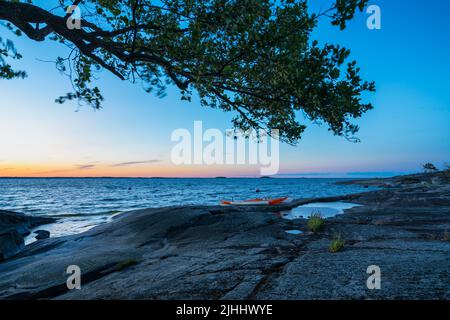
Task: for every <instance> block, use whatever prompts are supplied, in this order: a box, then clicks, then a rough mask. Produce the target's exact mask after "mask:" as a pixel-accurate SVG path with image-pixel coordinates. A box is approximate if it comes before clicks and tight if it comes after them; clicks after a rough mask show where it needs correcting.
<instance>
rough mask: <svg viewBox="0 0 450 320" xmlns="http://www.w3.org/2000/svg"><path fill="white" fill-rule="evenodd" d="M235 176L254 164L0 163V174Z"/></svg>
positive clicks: (253, 172)
mask: <svg viewBox="0 0 450 320" xmlns="http://www.w3.org/2000/svg"><path fill="white" fill-rule="evenodd" d="M219 176H225V177H239V176H249V177H252V176H260V174H259V167H257V166H231V165H229V166H226V165H223V166H217V165H216V166H214V165H212V166H206V165H192V166H175V165H173V164H167V163H163V162H161V163H154V164H146V165H135V166H122V167H120V166H111V165H101V164H86V165H73V164H70V165H69V164H27V163H21V164H4V163H2V164H1V166H0V177H6V178H8V177H33V178H34V177H36V178H39V177H41V178H43V177H58V178H60V177H61V178H64V177H163V178H176V177H186V178H189V177H192V178H193V177H199V178H207V177H219Z"/></svg>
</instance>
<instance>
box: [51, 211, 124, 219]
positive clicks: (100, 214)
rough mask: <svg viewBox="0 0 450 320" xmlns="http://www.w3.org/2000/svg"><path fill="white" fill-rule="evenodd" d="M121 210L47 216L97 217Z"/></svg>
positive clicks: (113, 213)
mask: <svg viewBox="0 0 450 320" xmlns="http://www.w3.org/2000/svg"><path fill="white" fill-rule="evenodd" d="M120 212H122V211H118V210H111V211H106V212H97V213H62V214H50V215H47V216H49V217H54V218H74V217H99V216H112V215H115V214H117V213H120Z"/></svg>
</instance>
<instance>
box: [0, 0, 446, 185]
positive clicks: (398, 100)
mask: <svg viewBox="0 0 450 320" xmlns="http://www.w3.org/2000/svg"><path fill="white" fill-rule="evenodd" d="M372 3H373V4H377V5H379V6H380V7H381V10H382V29H381V30H368V29H367V28H366V19H367V17H368V15H365V14H360V15H358V17H357V18H356V19H355V20H354V21H352V22H351V23H350V24H349V27H348V29H347V30H346V31H344V32H340V31H339V30H338V29H336V28H334V27H331V26H329V25H328V22H326V21H323V22H322V23H321V27H320V29H319V30H317V32H315V38H317V39H318V40H319V41H320V42H321V43H324V42H327V41H329V42H333V43H339V44H342V45H345V46H347V47H349V48H350V49H351V50H352V58H354V59H355V60H357V61H358V63H359V65H360V66H361V69H362V75H363V78H365V79H368V80H375V81H376V84H377V92H376V93H375V94H372V95H369V96H368V97H367V101H371V102H372V103H373V104H374V106H375V109H374V110H372V111H370V112H369V113H367V114H366V115H364V116H363V118H362V119H360V120H359V121H358V124H359V125H360V127H361V130H360V132H359V134H358V137H359V138H360V139H361V143H358V144H353V143H350V142H348V141H346V140H345V139H343V138H340V137H334V136H332V135H331V134H330V133H329V132H328V131H327V129H326V127H324V126H322V127H318V126H315V125H312V124H311V125H310V126H308V129H307V131H306V133H305V135H304V137H303V139H302V140H301V141H300V143H299V144H298V146H295V147H292V146H287V145H282V146H281V150H280V156H281V170H280V175H281V176H286V177H289V176H297V175H308V176H355V175H356V176H364V175H366V176H367V175H390V174H396V173H404V172H414V171H418V170H420V165H421V164H422V163H424V162H433V163H435V164H436V165H437V166H442V165H443V163H444V162H446V161H448V162H450V126H449V120H450V90H449V85H450V79H449V77H450V76H449V75H450V59H449V57H450V41H448V39H449V38H450V25H449V24H450V20H449V19H448V15H449V12H450V2H449V1H446V0H433V1H419V0H417V1H407V0H395V1H392V0H374V1H372ZM0 37H3V38H10V39H12V40H14V41H15V43H16V47H17V48H18V49H19V51H20V52H21V53H22V54H23V55H24V59H23V60H22V61H21V62H20V63H16V64H14V66H15V67H16V68H18V69H19V68H22V69H26V70H27V72H28V75H29V76H28V78H26V79H24V80H9V81H7V80H0V176H5V177H11V176H30V177H39V176H130V177H131V176H133V177H152V176H161V177H162V176H176V177H208V176H255V175H258V173H259V168H258V167H255V166H230V165H228V166H227V165H224V166H217V165H216V166H206V165H203V166H199V165H196V166H175V165H174V164H172V162H171V159H170V151H171V149H172V147H173V146H174V145H175V143H174V142H172V141H171V140H170V138H171V133H172V132H173V130H175V129H178V128H186V129H188V130H192V129H193V124H194V121H195V120H202V121H203V126H204V128H205V129H207V128H218V129H220V130H225V129H227V128H230V126H231V122H230V120H231V118H232V117H233V114H232V113H223V112H221V111H218V110H208V109H204V108H201V107H200V105H199V103H198V101H196V100H195V99H194V101H193V102H192V103H189V102H184V101H181V100H180V96H179V94H178V92H177V90H176V89H175V88H170V89H169V90H168V95H167V97H165V98H163V99H160V98H157V97H155V96H153V95H151V94H147V93H145V91H144V90H142V88H141V86H140V85H138V84H137V85H133V84H130V83H128V82H122V81H120V80H118V79H117V78H114V77H113V76H111V75H110V74H109V73H107V72H102V73H101V74H100V76H99V78H100V79H99V81H98V85H99V87H100V88H101V89H102V91H103V95H104V97H105V99H106V100H105V102H104V105H103V107H104V108H103V109H102V110H100V111H93V110H92V109H90V108H88V107H84V108H78V107H77V105H76V104H73V103H67V104H63V105H59V104H55V103H54V99H55V98H57V97H58V96H59V95H62V94H65V93H66V92H69V91H70V90H71V88H70V83H69V80H68V79H67V78H66V77H65V76H63V75H60V74H59V72H58V71H57V70H56V68H55V66H54V64H52V63H49V62H45V61H50V60H54V59H55V58H56V57H57V56H64V55H65V49H64V48H62V47H61V46H59V45H57V44H56V43H52V42H41V43H37V42H33V41H31V40H28V39H27V38H25V37H21V38H17V37H15V36H14V35H12V34H11V33H9V32H8V31H7V30H6V29H5V28H0Z"/></svg>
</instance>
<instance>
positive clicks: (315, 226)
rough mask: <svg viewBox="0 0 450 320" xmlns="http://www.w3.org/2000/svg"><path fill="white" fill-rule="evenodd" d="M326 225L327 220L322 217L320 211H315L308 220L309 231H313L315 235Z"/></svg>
mask: <svg viewBox="0 0 450 320" xmlns="http://www.w3.org/2000/svg"><path fill="white" fill-rule="evenodd" d="M324 225H325V220H324V219H323V217H322V214H321V213H320V211H315V212H313V213H312V214H311V215H310V216H309V218H308V223H307V226H308V229H309V230H311V231H312V232H314V233H317V232H319V231H320V230H322V229H323V227H324Z"/></svg>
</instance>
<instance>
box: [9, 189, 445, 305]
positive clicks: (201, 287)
mask: <svg viewBox="0 0 450 320" xmlns="http://www.w3.org/2000/svg"><path fill="white" fill-rule="evenodd" d="M408 190H409V191H408ZM436 190H438V191H436ZM449 194H450V192H449V187H448V185H447V186H446V185H431V186H428V187H422V186H420V187H418V186H413V187H411V186H410V185H408V186H407V187H401V188H390V189H389V190H379V191H374V192H368V193H362V194H357V195H347V196H343V197H330V198H323V199H303V200H297V201H295V202H294V205H300V204H305V203H308V202H317V201H320V202H326V201H341V200H342V201H349V200H350V201H354V202H356V203H359V204H362V206H360V207H357V208H352V209H350V210H346V211H345V213H344V214H342V215H340V216H337V217H335V218H332V219H327V220H326V223H325V228H324V230H323V231H321V232H320V233H319V234H312V233H309V232H307V230H306V221H305V220H304V219H298V220H294V221H287V220H284V219H281V218H280V216H279V214H276V213H272V212H271V210H262V209H258V208H245V209H239V208H224V207H216V206H214V207H210V206H185V207H168V208H157V209H147V210H138V211H131V212H127V213H124V214H121V215H119V216H118V217H116V218H115V219H113V221H112V222H110V223H108V224H104V225H100V226H98V227H96V228H93V229H91V230H89V231H87V232H84V233H81V234H78V235H72V236H67V237H61V238H50V239H44V240H41V241H38V242H35V243H33V244H31V245H29V246H27V247H26V248H25V249H24V250H23V251H22V252H21V253H20V254H18V255H17V256H16V257H14V258H13V259H9V260H7V261H5V262H3V263H0V298H3V299H449V298H450V283H449V279H450V274H449V272H450V259H449V257H450V235H449V233H448V231H447V229H446V226H449V225H450V201H449ZM436 199H439V201H436ZM428 200H429V201H428ZM291 205H292V204H291ZM285 209H286V208H283V210H285ZM273 211H278V210H273ZM293 229H296V230H302V231H304V232H303V233H302V234H300V235H291V234H288V233H286V232H285V231H286V230H293ZM337 234H339V235H341V237H342V238H343V239H344V240H345V243H346V244H345V247H344V250H343V251H341V252H337V253H330V252H329V249H328V247H329V245H330V243H331V241H332V240H333V238H334V237H335V236H336V235H337ZM69 265H77V266H79V267H80V268H81V273H82V276H81V290H68V289H67V287H66V280H67V277H68V275H67V274H66V269H67V267H68V266H69ZM370 265H377V266H379V267H380V269H381V290H369V289H368V288H367V285H366V282H367V278H368V276H369V275H368V274H367V273H366V271H367V268H368V266H370Z"/></svg>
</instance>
